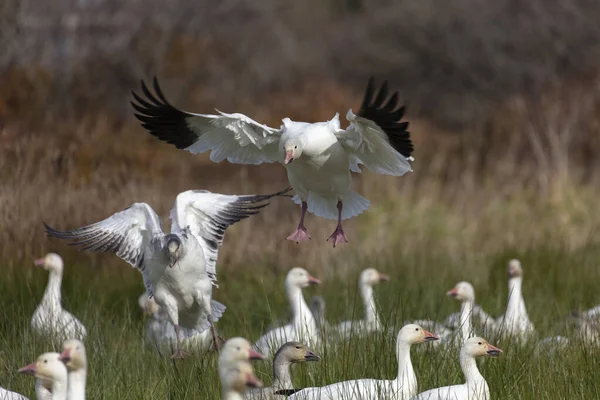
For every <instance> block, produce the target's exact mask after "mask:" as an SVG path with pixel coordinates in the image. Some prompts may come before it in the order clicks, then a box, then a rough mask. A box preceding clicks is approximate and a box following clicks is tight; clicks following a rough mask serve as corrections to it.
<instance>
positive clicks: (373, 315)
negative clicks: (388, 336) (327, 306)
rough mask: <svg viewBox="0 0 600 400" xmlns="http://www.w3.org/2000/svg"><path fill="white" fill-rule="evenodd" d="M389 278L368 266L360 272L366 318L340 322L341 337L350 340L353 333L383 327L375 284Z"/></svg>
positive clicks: (378, 329)
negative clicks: (374, 288)
mask: <svg viewBox="0 0 600 400" xmlns="http://www.w3.org/2000/svg"><path fill="white" fill-rule="evenodd" d="M389 279H390V277H389V276H387V275H385V274H382V273H380V272H379V271H377V270H376V269H375V268H367V269H365V270H364V271H363V272H362V273H361V274H360V278H359V280H358V287H359V290H360V295H361V297H362V300H363V304H364V306H365V319H363V320H358V321H344V322H342V323H340V324H339V325H338V326H337V327H336V328H337V329H336V330H337V332H338V333H339V335H340V337H341V339H344V340H348V339H350V337H352V336H353V335H365V334H368V333H369V332H376V331H380V330H381V329H382V325H381V320H380V318H379V314H378V313H377V305H376V304H375V298H374V297H373V286H374V285H377V284H378V283H379V282H383V281H387V280H389Z"/></svg>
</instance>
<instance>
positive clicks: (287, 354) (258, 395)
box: [244, 342, 321, 400]
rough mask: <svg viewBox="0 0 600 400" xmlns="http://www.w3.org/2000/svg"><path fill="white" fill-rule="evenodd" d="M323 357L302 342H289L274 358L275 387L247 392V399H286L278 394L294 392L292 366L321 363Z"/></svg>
mask: <svg viewBox="0 0 600 400" xmlns="http://www.w3.org/2000/svg"><path fill="white" fill-rule="evenodd" d="M320 360H321V357H319V356H318V355H316V354H315V353H313V352H312V351H311V350H310V349H309V348H308V347H307V346H306V345H305V344H302V343H300V342H287V343H285V344H284V345H283V346H281V347H280V348H279V350H277V353H275V357H274V358H273V385H272V386H271V387H267V388H262V389H253V390H250V391H248V392H246V396H244V398H245V399H253V400H272V399H278V398H282V399H283V398H285V397H286V396H285V395H283V394H282V395H279V394H276V392H279V391H284V392H287V391H289V390H292V391H293V390H294V384H293V383H292V375H291V374H290V367H291V365H292V364H297V363H303V362H307V361H320Z"/></svg>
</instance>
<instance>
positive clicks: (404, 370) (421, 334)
mask: <svg viewBox="0 0 600 400" xmlns="http://www.w3.org/2000/svg"><path fill="white" fill-rule="evenodd" d="M437 339H438V337H437V336H436V335H434V334H433V333H431V332H428V331H426V330H425V329H423V328H422V327H420V326H419V325H415V324H408V325H405V326H404V327H402V329H400V332H398V337H397V339H396V359H397V360H398V376H397V377H396V379H394V380H378V379H357V380H351V381H344V382H339V383H334V384H332V385H328V386H323V387H320V388H306V389H302V390H300V391H298V392H296V393H294V394H293V395H292V396H290V397H289V398H290V399H295V400H313V399H315V400H316V399H328V400H342V399H343V400H362V399H392V400H408V399H409V398H411V397H412V396H414V395H416V394H417V376H416V375H415V371H414V369H413V366H412V362H411V360H410V348H411V346H412V345H413V344H417V343H425V342H430V341H434V340H437Z"/></svg>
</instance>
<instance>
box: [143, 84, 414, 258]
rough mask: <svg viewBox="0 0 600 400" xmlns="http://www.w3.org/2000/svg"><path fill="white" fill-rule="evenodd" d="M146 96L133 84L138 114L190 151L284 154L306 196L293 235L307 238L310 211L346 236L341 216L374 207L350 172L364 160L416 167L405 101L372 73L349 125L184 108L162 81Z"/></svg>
mask: <svg viewBox="0 0 600 400" xmlns="http://www.w3.org/2000/svg"><path fill="white" fill-rule="evenodd" d="M142 91H143V93H144V96H145V97H144V98H142V97H141V96H139V95H137V94H136V93H135V92H133V96H134V99H135V101H134V102H132V105H133V107H134V109H135V110H136V111H137V114H135V116H136V117H137V118H138V119H139V120H140V121H142V125H143V126H144V128H146V129H147V130H148V131H149V132H150V133H151V134H152V135H154V136H156V137H157V138H159V139H160V140H163V141H166V142H168V143H171V144H173V145H175V146H176V147H177V148H178V149H184V150H187V151H189V152H191V153H194V154H197V153H204V152H207V151H210V159H211V160H212V161H215V162H221V161H223V160H228V161H229V162H232V163H240V164H261V163H271V162H279V163H282V164H283V165H284V166H285V168H286V169H287V174H288V180H289V182H290V185H291V186H292V188H293V189H294V190H295V191H296V196H295V197H294V199H293V200H294V201H295V202H296V203H298V204H301V208H302V216H301V219H300V223H299V225H298V229H297V231H296V232H295V233H293V234H292V235H290V236H289V237H288V239H290V240H294V241H297V242H299V241H302V240H306V239H309V238H310V236H309V235H308V232H307V230H306V228H305V226H304V214H305V212H306V211H308V212H310V213H313V214H315V215H318V216H320V217H324V218H330V219H336V218H337V219H338V226H337V228H336V230H335V231H334V233H333V234H332V235H331V236H330V239H332V241H333V245H334V247H335V245H336V244H338V243H341V242H343V241H347V240H346V236H345V234H344V232H343V230H342V226H341V221H342V220H343V219H347V218H351V217H353V216H356V215H358V214H360V213H362V212H363V211H365V210H366V209H367V208H368V207H369V201H368V200H367V199H365V198H364V197H362V196H360V195H359V194H358V193H356V192H354V191H353V190H352V189H351V186H352V177H351V174H350V172H351V171H353V172H360V167H359V165H361V164H362V165H364V166H366V167H367V168H368V169H370V170H371V171H373V172H375V173H379V174H387V175H393V176H401V175H404V174H405V173H406V172H408V171H411V166H410V163H409V161H412V157H411V153H412V151H413V145H412V143H411V140H410V135H409V132H408V131H407V128H408V122H401V119H402V117H403V115H404V107H397V104H398V94H397V93H394V94H392V95H391V96H389V93H388V88H387V82H384V84H383V85H382V86H381V88H380V90H379V91H377V92H376V88H375V85H374V82H373V80H370V81H369V85H368V86H367V91H366V94H365V97H364V100H363V103H362V106H361V108H360V111H359V112H358V114H354V113H353V112H352V110H349V111H348V113H347V114H346V119H347V120H348V122H349V123H350V124H349V126H348V127H347V128H346V129H341V128H340V121H339V115H338V114H336V115H335V116H334V117H333V119H331V120H330V121H327V122H317V123H306V122H295V121H292V120H290V119H289V118H284V119H283V120H282V122H283V123H282V125H281V127H280V128H279V129H276V128H271V127H268V126H266V125H263V124H260V123H258V122H256V121H254V120H252V119H250V118H248V117H247V116H245V115H243V114H238V113H235V114H227V113H223V112H220V111H219V112H218V113H219V114H217V115H212V114H195V113H188V112H185V111H181V110H179V109H177V108H175V107H173V106H172V105H171V104H169V102H168V101H167V100H166V98H165V97H164V95H163V94H162V91H161V90H160V87H159V85H158V81H157V80H156V79H155V80H154V91H155V94H152V93H151V92H150V90H148V88H147V87H146V85H145V84H144V82H142Z"/></svg>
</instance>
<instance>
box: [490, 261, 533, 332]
mask: <svg viewBox="0 0 600 400" xmlns="http://www.w3.org/2000/svg"><path fill="white" fill-rule="evenodd" d="M522 286H523V267H522V266H521V262H520V261H519V260H515V259H513V260H510V261H509V262H508V304H507V306H506V312H505V313H504V315H503V316H501V317H499V318H497V319H496V329H497V330H498V332H499V334H500V335H501V336H503V337H510V338H514V339H515V340H516V341H517V342H522V341H524V340H527V339H528V338H530V337H531V336H533V335H534V334H535V328H534V327H533V324H532V323H531V321H530V320H529V316H528V315H527V309H526V308H525V300H524V299H523V293H522Z"/></svg>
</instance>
